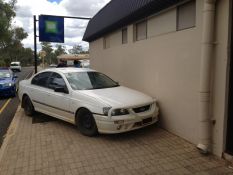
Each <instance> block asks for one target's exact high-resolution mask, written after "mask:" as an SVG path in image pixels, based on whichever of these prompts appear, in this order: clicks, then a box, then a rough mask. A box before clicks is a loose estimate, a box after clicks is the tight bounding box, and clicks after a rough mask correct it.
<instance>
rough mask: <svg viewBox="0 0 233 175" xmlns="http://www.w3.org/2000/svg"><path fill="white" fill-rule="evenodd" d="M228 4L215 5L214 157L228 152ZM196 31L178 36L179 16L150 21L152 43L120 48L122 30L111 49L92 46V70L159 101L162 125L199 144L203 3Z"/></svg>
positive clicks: (98, 42)
mask: <svg viewBox="0 0 233 175" xmlns="http://www.w3.org/2000/svg"><path fill="white" fill-rule="evenodd" d="M228 1H229V0H221V1H217V16H216V19H217V24H216V27H217V33H216V39H217V42H218V44H217V45H216V58H213V61H214V64H213V68H214V70H213V72H214V73H213V86H214V88H213V93H212V99H213V105H212V114H213V117H214V118H216V120H217V122H216V125H215V126H214V127H213V143H214V152H215V154H217V155H219V156H220V155H221V152H222V151H223V150H224V146H223V145H224V138H225V135H224V127H225V125H224V119H225V118H224V117H225V98H226V96H225V89H226V67H227V37H228ZM196 3H197V4H196V27H194V28H189V29H186V30H182V31H176V22H175V20H176V10H175V9H171V10H170V11H168V12H165V13H163V14H161V15H158V16H155V17H152V18H149V21H148V38H147V39H146V40H141V41H136V42H134V41H133V24H131V25H129V26H128V43H127V44H123V45H122V44H121V30H118V31H115V32H113V33H112V34H111V35H110V48H108V49H103V39H102V38H100V39H98V40H95V41H93V42H91V43H90V54H91V55H90V57H91V67H92V68H94V69H96V70H99V71H102V72H104V73H106V74H108V75H109V76H110V77H112V78H113V79H115V80H116V81H119V82H120V83H121V84H122V85H125V86H128V87H131V88H134V89H137V90H140V91H142V92H145V93H147V94H149V95H151V96H153V97H155V98H157V99H158V101H159V105H160V108H161V123H162V126H163V127H164V128H165V129H167V130H168V131H170V132H172V133H174V134H176V135H178V136H180V137H183V138H185V139H186V140H188V141H190V142H192V143H194V144H197V142H198V124H199V121H198V110H199V109H198V103H199V82H200V54H201V53H200V52H201V33H202V32H201V30H202V9H203V1H202V0H197V1H196Z"/></svg>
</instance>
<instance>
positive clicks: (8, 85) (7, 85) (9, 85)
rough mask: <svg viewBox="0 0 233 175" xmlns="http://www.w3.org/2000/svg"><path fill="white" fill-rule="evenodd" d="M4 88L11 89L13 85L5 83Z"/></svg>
mask: <svg viewBox="0 0 233 175" xmlns="http://www.w3.org/2000/svg"><path fill="white" fill-rule="evenodd" d="M3 86H4V87H11V86H13V83H5V84H4V85H3Z"/></svg>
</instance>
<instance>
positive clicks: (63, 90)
mask: <svg viewBox="0 0 233 175" xmlns="http://www.w3.org/2000/svg"><path fill="white" fill-rule="evenodd" d="M54 91H55V92H62V93H65V94H69V91H68V90H67V88H65V87H55V88H54Z"/></svg>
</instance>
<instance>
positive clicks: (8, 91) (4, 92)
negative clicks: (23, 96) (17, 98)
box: [0, 86, 16, 97]
mask: <svg viewBox="0 0 233 175" xmlns="http://www.w3.org/2000/svg"><path fill="white" fill-rule="evenodd" d="M15 93H16V87H15V86H11V87H5V88H0V96H1V97H7V96H14V95H15Z"/></svg>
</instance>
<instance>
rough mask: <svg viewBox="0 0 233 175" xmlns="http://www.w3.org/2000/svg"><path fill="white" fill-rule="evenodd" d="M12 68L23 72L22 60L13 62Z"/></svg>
mask: <svg viewBox="0 0 233 175" xmlns="http://www.w3.org/2000/svg"><path fill="white" fill-rule="evenodd" d="M10 68H11V70H12V71H18V72H21V69H22V68H21V65H20V62H18V61H16V62H11V65H10Z"/></svg>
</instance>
